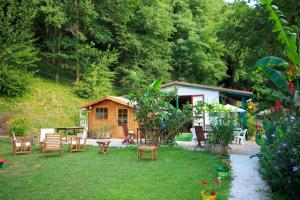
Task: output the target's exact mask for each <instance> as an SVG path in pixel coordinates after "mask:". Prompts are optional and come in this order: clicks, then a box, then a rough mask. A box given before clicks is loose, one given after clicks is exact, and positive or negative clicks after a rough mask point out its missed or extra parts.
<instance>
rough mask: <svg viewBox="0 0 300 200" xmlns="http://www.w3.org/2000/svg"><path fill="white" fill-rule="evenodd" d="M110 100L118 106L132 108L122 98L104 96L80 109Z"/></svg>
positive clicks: (127, 101) (126, 100)
mask: <svg viewBox="0 0 300 200" xmlns="http://www.w3.org/2000/svg"><path fill="white" fill-rule="evenodd" d="M105 100H110V101H113V102H116V103H119V104H122V105H124V106H128V107H133V106H132V104H130V101H129V100H128V99H126V98H124V97H117V96H105V97H101V98H99V99H96V100H94V101H92V102H90V103H88V104H86V105H83V106H81V107H80V108H87V107H89V106H93V105H95V104H97V103H100V102H101V101H105Z"/></svg>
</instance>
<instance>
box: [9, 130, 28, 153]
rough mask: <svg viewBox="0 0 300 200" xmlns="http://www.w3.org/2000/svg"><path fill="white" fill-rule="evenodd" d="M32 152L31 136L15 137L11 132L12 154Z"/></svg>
mask: <svg viewBox="0 0 300 200" xmlns="http://www.w3.org/2000/svg"><path fill="white" fill-rule="evenodd" d="M31 152H32V138H31V137H30V136H29V137H16V135H15V133H14V132H13V155H14V156H15V155H16V154H23V153H31Z"/></svg>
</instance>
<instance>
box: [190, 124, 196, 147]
mask: <svg viewBox="0 0 300 200" xmlns="http://www.w3.org/2000/svg"><path fill="white" fill-rule="evenodd" d="M190 131H191V133H192V142H194V143H195V144H196V142H197V136H196V131H195V128H191V129H190Z"/></svg>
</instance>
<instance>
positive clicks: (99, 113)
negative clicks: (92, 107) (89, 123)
mask: <svg viewBox="0 0 300 200" xmlns="http://www.w3.org/2000/svg"><path fill="white" fill-rule="evenodd" d="M107 117H108V109H107V108H96V119H107Z"/></svg>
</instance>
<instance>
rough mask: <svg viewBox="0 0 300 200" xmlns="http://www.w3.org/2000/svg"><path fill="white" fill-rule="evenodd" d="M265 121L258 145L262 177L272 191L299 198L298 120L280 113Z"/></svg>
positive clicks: (299, 138) (299, 148)
mask: <svg viewBox="0 0 300 200" xmlns="http://www.w3.org/2000/svg"><path fill="white" fill-rule="evenodd" d="M272 118H273V119H272V120H271V119H268V120H265V121H264V128H265V138H263V139H262V138H261V139H260V140H258V142H259V144H260V145H261V147H262V148H261V152H262V154H261V164H262V168H261V170H260V171H261V173H262V175H263V176H264V177H265V178H266V180H267V181H268V182H269V183H270V185H271V187H272V189H273V190H274V191H278V192H282V193H285V194H289V195H292V196H295V197H296V196H300V193H299V188H300V151H299V150H300V132H299V131H298V130H297V129H298V128H299V126H300V119H299V118H295V117H294V116H285V115H284V114H283V113H282V112H280V113H279V112H276V113H273V115H272Z"/></svg>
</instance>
